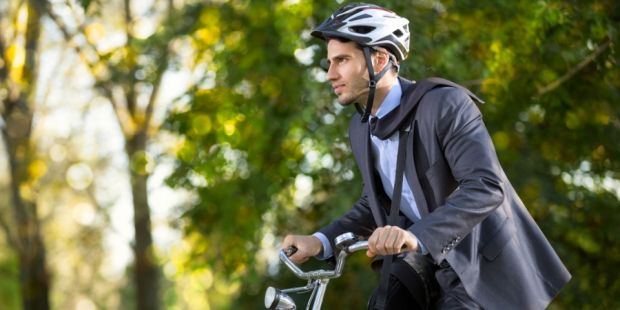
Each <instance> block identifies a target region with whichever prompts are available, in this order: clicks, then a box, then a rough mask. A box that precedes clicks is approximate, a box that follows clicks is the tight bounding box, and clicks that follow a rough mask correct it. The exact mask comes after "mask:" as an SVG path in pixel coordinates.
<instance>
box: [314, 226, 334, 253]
mask: <svg viewBox="0 0 620 310" xmlns="http://www.w3.org/2000/svg"><path fill="white" fill-rule="evenodd" d="M312 235H313V236H315V237H317V238H319V240H321V243H322V244H323V251H322V252H321V253H319V255H317V256H315V258H316V259H318V260H326V259H328V258H330V257H332V246H331V244H330V243H329V240H327V237H326V236H325V235H324V234H323V233H320V232H315V233H314V234H312Z"/></svg>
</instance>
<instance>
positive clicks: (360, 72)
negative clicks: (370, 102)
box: [327, 39, 369, 105]
mask: <svg viewBox="0 0 620 310" xmlns="http://www.w3.org/2000/svg"><path fill="white" fill-rule="evenodd" d="M327 60H328V62H329V70H328V71H327V79H328V80H329V81H330V83H331V85H332V88H333V89H334V93H336V96H338V102H340V104H342V105H348V104H351V103H354V102H358V103H361V104H366V99H367V97H368V80H369V79H368V70H367V69H366V61H365V59H364V53H363V52H362V50H360V49H359V48H358V47H357V45H356V44H355V43H354V42H346V43H343V42H340V41H338V40H334V39H332V40H329V42H328V43H327Z"/></svg>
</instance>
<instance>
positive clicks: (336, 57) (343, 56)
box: [327, 54, 351, 61]
mask: <svg viewBox="0 0 620 310" xmlns="http://www.w3.org/2000/svg"><path fill="white" fill-rule="evenodd" d="M345 58H351V55H349V54H338V55H335V56H333V57H331V58H329V57H327V61H331V60H332V59H345Z"/></svg>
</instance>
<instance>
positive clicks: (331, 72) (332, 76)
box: [325, 64, 338, 81]
mask: <svg viewBox="0 0 620 310" xmlns="http://www.w3.org/2000/svg"><path fill="white" fill-rule="evenodd" d="M325 77H326V78H327V79H328V80H330V81H333V80H336V79H337V78H338V72H337V70H336V68H335V66H334V65H333V64H329V67H327V75H326V76H325Z"/></svg>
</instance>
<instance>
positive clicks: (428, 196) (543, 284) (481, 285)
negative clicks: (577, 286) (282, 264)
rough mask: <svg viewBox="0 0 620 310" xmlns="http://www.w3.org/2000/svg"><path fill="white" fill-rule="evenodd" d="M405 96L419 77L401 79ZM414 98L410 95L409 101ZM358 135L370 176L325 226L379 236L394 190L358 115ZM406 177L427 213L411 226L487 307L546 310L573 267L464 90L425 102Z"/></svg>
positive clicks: (356, 149)
mask: <svg viewBox="0 0 620 310" xmlns="http://www.w3.org/2000/svg"><path fill="white" fill-rule="evenodd" d="M399 82H400V83H401V86H402V89H403V98H405V97H406V96H405V94H407V92H408V91H411V88H412V85H413V84H412V83H411V82H409V81H407V80H405V79H399ZM403 105H404V102H403V100H402V99H401V106H403ZM349 139H350V143H351V148H352V150H353V154H354V156H355V159H356V161H357V165H358V168H359V169H360V171H361V175H362V178H363V181H364V187H363V192H362V195H361V197H360V199H359V200H358V201H357V202H356V203H355V204H354V205H353V207H352V208H351V209H350V210H349V211H348V212H346V213H345V214H344V215H343V216H342V217H340V218H339V219H337V220H336V221H334V222H332V223H331V224H330V225H328V226H326V227H324V228H323V229H321V230H320V231H321V232H322V233H323V234H325V235H326V236H327V237H328V239H329V240H333V239H334V238H335V237H336V236H338V235H339V234H341V233H343V232H348V231H351V232H354V233H356V234H359V235H362V236H370V234H372V231H373V230H374V229H375V228H376V227H378V226H383V225H385V223H386V218H387V217H386V213H387V212H389V199H388V198H387V196H386V195H385V193H384V192H383V189H382V186H381V185H380V179H379V177H378V176H377V175H376V172H375V171H376V170H375V169H374V167H373V160H372V158H371V156H372V155H371V146H370V143H371V142H370V136H369V128H368V125H367V124H366V123H361V122H360V116H359V115H355V116H354V117H353V118H352V120H351V122H350V125H349ZM405 177H406V178H407V181H408V183H409V184H410V186H411V190H412V192H413V193H414V196H415V200H416V203H417V205H418V208H420V210H421V214H422V218H421V219H420V220H419V221H417V222H416V223H414V224H413V225H411V226H410V227H406V228H407V229H408V230H410V231H411V232H413V234H414V235H415V236H417V238H418V239H419V240H420V241H421V242H422V243H423V244H424V245H425V247H426V249H427V250H428V252H429V254H430V255H431V256H432V258H433V259H434V260H435V262H437V263H440V262H441V261H443V260H447V262H448V263H449V264H450V266H451V267H452V268H453V269H454V270H455V271H456V272H457V274H458V275H459V278H460V279H461V281H462V282H463V285H464V287H465V289H466V290H467V292H468V294H469V295H470V296H471V297H472V298H473V299H474V300H475V301H476V302H478V303H479V304H480V305H481V306H482V307H483V308H485V309H503V310H505V309H543V308H545V307H546V306H547V305H548V304H549V302H550V301H551V300H552V299H553V297H554V296H555V295H556V294H557V293H558V292H559V291H560V289H561V288H562V287H563V286H564V285H565V284H566V283H567V282H568V281H569V279H570V277H571V275H570V273H569V272H568V270H567V269H566V268H565V267H564V265H563V264H562V262H561V261H560V259H559V257H558V256H557V254H556V253H555V251H554V250H553V248H552V247H551V245H550V244H549V242H548V241H547V239H546V238H545V236H544V235H543V233H542V232H541V230H540V229H539V228H538V226H537V225H536V223H535V222H534V220H533V219H532V217H531V216H530V214H529V213H528V211H527V210H526V208H525V207H524V205H523V203H522V202H521V200H520V199H519V197H518V196H517V194H516V192H515V190H514V189H513V187H512V185H511V184H510V182H509V181H508V179H507V177H506V175H505V173H504V171H503V170H502V167H501V166H500V163H499V161H498V159H497V155H496V153H495V149H494V147H493V143H492V141H491V138H490V136H489V134H488V131H487V130H486V128H485V126H484V123H483V121H482V115H481V113H480V111H479V110H478V108H477V106H476V105H475V104H474V102H473V101H472V99H471V98H470V97H469V96H468V95H467V94H466V92H464V91H463V90H460V89H457V88H454V87H442V88H436V89H433V90H431V91H430V92H428V93H427V94H426V95H425V96H424V97H423V98H422V100H421V101H420V103H419V106H418V107H417V114H416V116H415V118H414V120H413V126H412V128H411V132H410V133H409V137H408V141H407V158H406V164H405Z"/></svg>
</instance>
